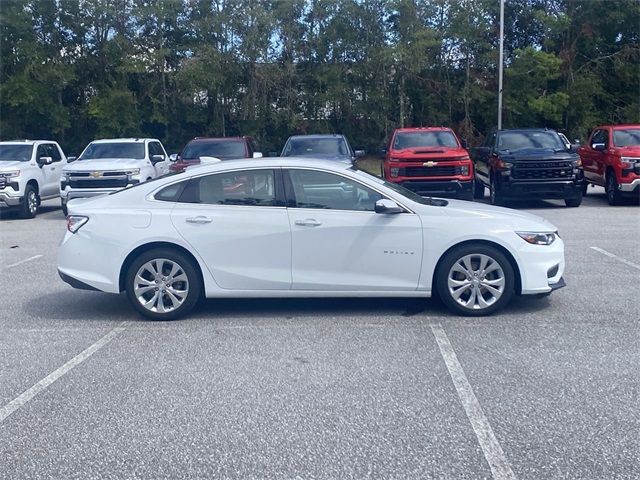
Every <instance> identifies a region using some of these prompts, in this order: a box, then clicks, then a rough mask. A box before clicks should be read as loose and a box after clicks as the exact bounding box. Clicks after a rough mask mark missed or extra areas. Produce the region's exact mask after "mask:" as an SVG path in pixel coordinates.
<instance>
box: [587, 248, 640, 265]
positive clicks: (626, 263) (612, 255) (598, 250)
mask: <svg viewBox="0 0 640 480" xmlns="http://www.w3.org/2000/svg"><path fill="white" fill-rule="evenodd" d="M591 250H595V251H596V252H600V253H601V254H603V255H606V256H607V257H611V258H615V259H616V260H618V261H619V262H622V263H624V264H625V265H629V266H630V267H633V268H637V269H638V270H640V265H638V264H637V263H633V262H630V261H629V260H627V259H625V258H622V257H619V256H617V255H614V254H613V253H611V252H607V251H606V250H603V249H602V248H599V247H591Z"/></svg>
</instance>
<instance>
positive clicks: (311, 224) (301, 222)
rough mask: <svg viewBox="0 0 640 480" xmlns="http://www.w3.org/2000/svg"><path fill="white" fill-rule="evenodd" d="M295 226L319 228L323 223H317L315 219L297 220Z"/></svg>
mask: <svg viewBox="0 0 640 480" xmlns="http://www.w3.org/2000/svg"><path fill="white" fill-rule="evenodd" d="M295 224H296V225H299V226H301V227H319V226H320V225H322V223H320V222H319V221H317V220H316V219H315V218H306V219H304V220H296V221H295Z"/></svg>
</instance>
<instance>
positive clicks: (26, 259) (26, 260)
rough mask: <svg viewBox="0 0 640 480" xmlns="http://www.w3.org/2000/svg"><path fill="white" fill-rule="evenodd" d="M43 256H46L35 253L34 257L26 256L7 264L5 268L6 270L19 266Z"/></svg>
mask: <svg viewBox="0 0 640 480" xmlns="http://www.w3.org/2000/svg"><path fill="white" fill-rule="evenodd" d="M42 257H44V255H34V256H33V257H29V258H25V259H24V260H20V261H19V262H16V263H12V264H11V265H7V266H5V267H4V268H5V270H6V269H7V268H13V267H17V266H18V265H22V264H23V263H27V262H30V261H31V260H35V259H37V258H42Z"/></svg>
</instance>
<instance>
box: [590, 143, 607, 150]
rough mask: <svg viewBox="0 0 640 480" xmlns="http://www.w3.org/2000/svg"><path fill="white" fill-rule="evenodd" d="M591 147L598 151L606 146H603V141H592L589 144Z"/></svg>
mask: <svg viewBox="0 0 640 480" xmlns="http://www.w3.org/2000/svg"><path fill="white" fill-rule="evenodd" d="M591 148H593V149H594V150H597V151H599V152H602V151H603V150H604V149H605V148H606V146H605V144H604V143H593V144H592V145H591Z"/></svg>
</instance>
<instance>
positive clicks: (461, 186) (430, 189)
mask: <svg viewBox="0 0 640 480" xmlns="http://www.w3.org/2000/svg"><path fill="white" fill-rule="evenodd" d="M391 181H393V180H391ZM395 183H398V184H399V185H402V186H403V187H404V188H406V189H408V190H411V191H412V192H415V193H417V194H418V195H436V196H437V195H441V196H447V195H459V194H461V193H469V194H470V193H471V191H472V188H473V180H467V181H462V180H446V181H442V180H438V181H420V180H411V181H407V180H405V181H402V182H395Z"/></svg>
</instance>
